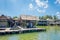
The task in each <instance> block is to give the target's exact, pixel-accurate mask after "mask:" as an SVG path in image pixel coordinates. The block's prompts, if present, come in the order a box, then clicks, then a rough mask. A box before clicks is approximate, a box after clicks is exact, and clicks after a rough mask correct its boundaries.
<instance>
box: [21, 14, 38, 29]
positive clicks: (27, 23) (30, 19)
mask: <svg viewBox="0 0 60 40" xmlns="http://www.w3.org/2000/svg"><path fill="white" fill-rule="evenodd" d="M38 21H39V18H38V17H36V16H31V15H21V16H20V25H21V26H22V27H23V28H34V27H36V26H35V25H36V24H37V22H38Z"/></svg>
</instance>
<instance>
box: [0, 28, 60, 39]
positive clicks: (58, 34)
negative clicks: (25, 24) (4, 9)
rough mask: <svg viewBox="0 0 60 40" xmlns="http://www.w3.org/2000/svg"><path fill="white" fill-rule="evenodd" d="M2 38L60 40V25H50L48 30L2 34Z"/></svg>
mask: <svg viewBox="0 0 60 40" xmlns="http://www.w3.org/2000/svg"><path fill="white" fill-rule="evenodd" d="M0 40H60V27H58V28H55V27H50V28H49V29H48V30H47V31H46V32H36V33H25V34H14V35H3V36H1V35H0Z"/></svg>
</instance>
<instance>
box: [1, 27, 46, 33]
mask: <svg viewBox="0 0 60 40" xmlns="http://www.w3.org/2000/svg"><path fill="white" fill-rule="evenodd" d="M3 29H4V28H3ZM40 31H46V29H45V28H22V29H18V30H10V28H5V29H4V30H2V29H1V28H0V34H12V33H29V32H40Z"/></svg>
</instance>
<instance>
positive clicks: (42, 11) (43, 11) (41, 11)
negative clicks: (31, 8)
mask: <svg viewBox="0 0 60 40" xmlns="http://www.w3.org/2000/svg"><path fill="white" fill-rule="evenodd" d="M37 11H38V12H39V13H45V10H40V9H37Z"/></svg>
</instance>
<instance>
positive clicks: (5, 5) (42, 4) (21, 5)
mask: <svg viewBox="0 0 60 40" xmlns="http://www.w3.org/2000/svg"><path fill="white" fill-rule="evenodd" d="M1 14H4V15H8V16H12V17H13V16H20V15H22V14H25V15H34V16H44V15H57V16H58V17H60V0H0V15H1Z"/></svg>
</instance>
